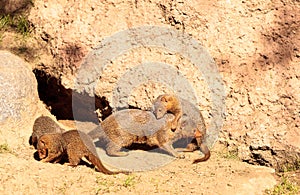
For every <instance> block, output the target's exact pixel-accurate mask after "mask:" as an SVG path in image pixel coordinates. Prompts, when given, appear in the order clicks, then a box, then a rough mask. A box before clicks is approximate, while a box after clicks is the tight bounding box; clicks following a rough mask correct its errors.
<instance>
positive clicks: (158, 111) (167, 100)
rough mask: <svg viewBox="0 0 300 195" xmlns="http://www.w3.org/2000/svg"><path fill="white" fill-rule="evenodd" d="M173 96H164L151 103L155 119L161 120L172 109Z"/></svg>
mask: <svg viewBox="0 0 300 195" xmlns="http://www.w3.org/2000/svg"><path fill="white" fill-rule="evenodd" d="M174 100H175V96H173V95H169V94H164V95H160V96H158V97H157V98H156V100H155V101H154V103H153V113H154V115H155V117H156V118H157V119H160V118H162V117H163V116H164V115H165V114H166V113H167V112H168V111H169V110H170V109H171V107H172V105H173V102H174Z"/></svg>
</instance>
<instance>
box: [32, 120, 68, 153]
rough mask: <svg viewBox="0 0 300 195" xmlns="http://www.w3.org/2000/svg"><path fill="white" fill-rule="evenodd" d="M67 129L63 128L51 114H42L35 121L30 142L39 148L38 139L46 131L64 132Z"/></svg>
mask: <svg viewBox="0 0 300 195" xmlns="http://www.w3.org/2000/svg"><path fill="white" fill-rule="evenodd" d="M64 131H65V130H64V129H63V128H61V127H60V126H59V125H58V124H57V123H56V122H55V121H54V120H53V119H52V118H50V117H49V116H40V117H38V118H37V119H36V120H35V121H34V125H33V132H32V134H31V136H30V138H29V144H30V145H33V146H34V148H35V149H36V148H37V142H38V139H39V138H40V137H41V136H42V135H44V134H46V133H62V132H64Z"/></svg>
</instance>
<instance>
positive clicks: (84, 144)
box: [37, 130, 127, 175]
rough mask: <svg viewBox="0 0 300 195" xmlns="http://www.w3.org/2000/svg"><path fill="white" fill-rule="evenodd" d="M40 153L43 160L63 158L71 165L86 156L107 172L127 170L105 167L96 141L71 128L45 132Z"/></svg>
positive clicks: (58, 160)
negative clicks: (60, 131)
mask: <svg viewBox="0 0 300 195" xmlns="http://www.w3.org/2000/svg"><path fill="white" fill-rule="evenodd" d="M37 148H38V154H39V157H40V159H42V160H41V161H42V162H54V163H56V162H60V161H61V159H62V158H67V159H68V160H69V165H70V166H77V165H78V164H79V163H80V161H81V159H82V158H83V157H85V158H86V159H87V160H88V161H90V162H91V163H92V164H93V165H95V167H96V169H97V170H98V171H100V172H103V173H105V174H109V175H111V174H117V173H125V174H127V172H113V171H110V170H108V169H107V168H105V167H104V166H103V164H102V162H101V161H100V159H99V157H98V155H97V152H96V148H95V145H94V143H93V142H92V140H91V138H90V137H89V136H88V135H86V134H85V133H83V132H81V131H77V130H70V131H67V132H65V133H51V134H44V135H42V136H41V137H40V139H39V141H38V145H37Z"/></svg>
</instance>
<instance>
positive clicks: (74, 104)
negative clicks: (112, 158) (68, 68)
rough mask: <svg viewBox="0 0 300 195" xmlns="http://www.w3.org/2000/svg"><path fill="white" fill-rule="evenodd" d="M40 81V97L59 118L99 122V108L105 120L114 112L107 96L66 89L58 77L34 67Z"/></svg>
mask: <svg viewBox="0 0 300 195" xmlns="http://www.w3.org/2000/svg"><path fill="white" fill-rule="evenodd" d="M33 72H34V74H35V77H36V79H37V82H38V93H39V98H40V99H41V100H42V101H43V102H44V103H45V104H46V105H47V107H48V108H49V109H50V111H51V113H52V114H53V115H55V116H56V118H57V119H58V120H78V121H90V122H94V123H98V121H99V120H98V117H97V114H96V113H95V111H96V110H97V109H99V111H100V112H101V114H102V117H101V119H102V120H104V119H105V118H106V117H107V116H109V115H110V114H111V113H112V109H111V107H110V106H109V102H108V101H107V100H106V98H105V97H98V96H95V97H91V96H89V95H88V94H80V93H77V92H75V91H73V90H72V89H66V88H65V87H64V86H63V85H62V84H61V82H60V80H58V79H57V78H55V77H53V76H50V75H49V74H47V73H46V72H44V71H43V70H38V69H34V70H33Z"/></svg>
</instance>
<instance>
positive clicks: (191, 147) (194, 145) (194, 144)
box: [183, 138, 198, 152]
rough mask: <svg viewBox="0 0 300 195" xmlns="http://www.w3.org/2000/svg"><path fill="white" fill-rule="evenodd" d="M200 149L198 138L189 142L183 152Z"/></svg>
mask: <svg viewBox="0 0 300 195" xmlns="http://www.w3.org/2000/svg"><path fill="white" fill-rule="evenodd" d="M197 149H198V143H197V140H196V138H194V139H192V141H191V143H189V144H188V145H187V146H186V148H185V149H184V150H183V152H194V151H195V150H197Z"/></svg>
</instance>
